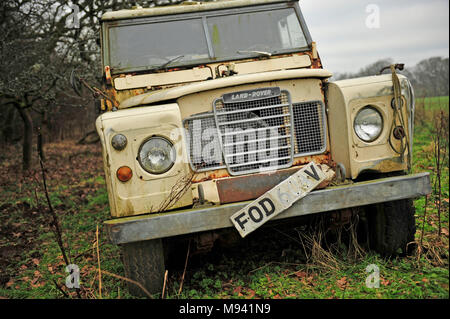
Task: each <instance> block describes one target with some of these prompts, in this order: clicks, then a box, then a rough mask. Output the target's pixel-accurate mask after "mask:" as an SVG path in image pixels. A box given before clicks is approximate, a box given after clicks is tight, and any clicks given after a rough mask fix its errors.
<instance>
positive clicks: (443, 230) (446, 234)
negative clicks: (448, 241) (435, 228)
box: [441, 228, 448, 237]
mask: <svg viewBox="0 0 450 319" xmlns="http://www.w3.org/2000/svg"><path fill="white" fill-rule="evenodd" d="M441 234H443V235H445V236H447V237H448V229H447V228H442V229H441Z"/></svg>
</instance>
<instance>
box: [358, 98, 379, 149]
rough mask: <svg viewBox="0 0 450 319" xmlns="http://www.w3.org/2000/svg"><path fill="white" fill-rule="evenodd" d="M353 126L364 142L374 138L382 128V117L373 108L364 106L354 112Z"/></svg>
mask: <svg viewBox="0 0 450 319" xmlns="http://www.w3.org/2000/svg"><path fill="white" fill-rule="evenodd" d="M353 128H354V130H355V133H356V135H358V137H359V138H360V139H361V140H363V141H364V142H372V141H374V140H376V139H377V138H378V137H379V136H380V134H381V131H382V130H383V118H382V116H381V114H380V112H378V111H377V110H376V109H375V108H373V107H371V106H366V107H364V108H362V109H361V110H359V112H358V114H356V117H355V121H354V123H353Z"/></svg>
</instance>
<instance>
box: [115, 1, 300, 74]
mask: <svg viewBox="0 0 450 319" xmlns="http://www.w3.org/2000/svg"><path fill="white" fill-rule="evenodd" d="M206 14H208V13H206ZM209 14H210V15H209V16H208V15H206V17H203V18H202V17H196V18H191V19H184V20H172V21H164V22H160V21H159V22H158V21H155V22H152V21H151V20H146V22H145V23H143V22H141V21H142V20H141V21H140V20H139V19H133V20H129V21H127V20H123V21H121V22H120V23H117V22H116V23H114V25H111V26H108V28H107V30H108V31H107V36H108V53H107V63H109V66H110V67H111V70H112V72H113V73H118V72H122V71H138V70H149V69H158V68H161V67H173V66H182V65H194V64H196V63H197V64H200V63H208V62H216V61H226V60H233V59H242V58H243V57H246V56H247V57H251V56H255V55H260V54H261V52H262V53H270V54H276V53H283V52H293V51H299V50H302V49H305V48H307V47H308V43H307V40H306V37H305V35H304V32H303V30H302V28H301V26H300V22H299V20H298V17H297V14H296V12H295V10H294V9H293V8H286V9H276V10H265V11H255V12H243V13H237V14H236V13H233V14H222V15H217V13H216V15H214V16H213V15H212V14H211V13H209ZM168 62H170V63H168Z"/></svg>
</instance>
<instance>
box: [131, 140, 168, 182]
mask: <svg viewBox="0 0 450 319" xmlns="http://www.w3.org/2000/svg"><path fill="white" fill-rule="evenodd" d="M175 158H176V152H175V148H174V147H173V144H172V143H171V142H170V141H169V140H167V139H165V138H163V137H160V136H155V137H151V138H149V139H148V140H146V141H145V142H144V143H142V145H141V147H140V148H139V154H138V161H139V164H141V166H142V168H143V169H145V170H146V171H147V172H149V173H151V174H162V173H165V172H167V171H168V170H169V169H170V168H171V167H172V166H173V164H174V163H175Z"/></svg>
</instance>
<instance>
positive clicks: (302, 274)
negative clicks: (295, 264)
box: [294, 271, 308, 278]
mask: <svg viewBox="0 0 450 319" xmlns="http://www.w3.org/2000/svg"><path fill="white" fill-rule="evenodd" d="M294 275H296V276H297V277H298V278H305V277H306V276H308V274H307V273H306V272H304V271H297V272H296V273H294Z"/></svg>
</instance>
